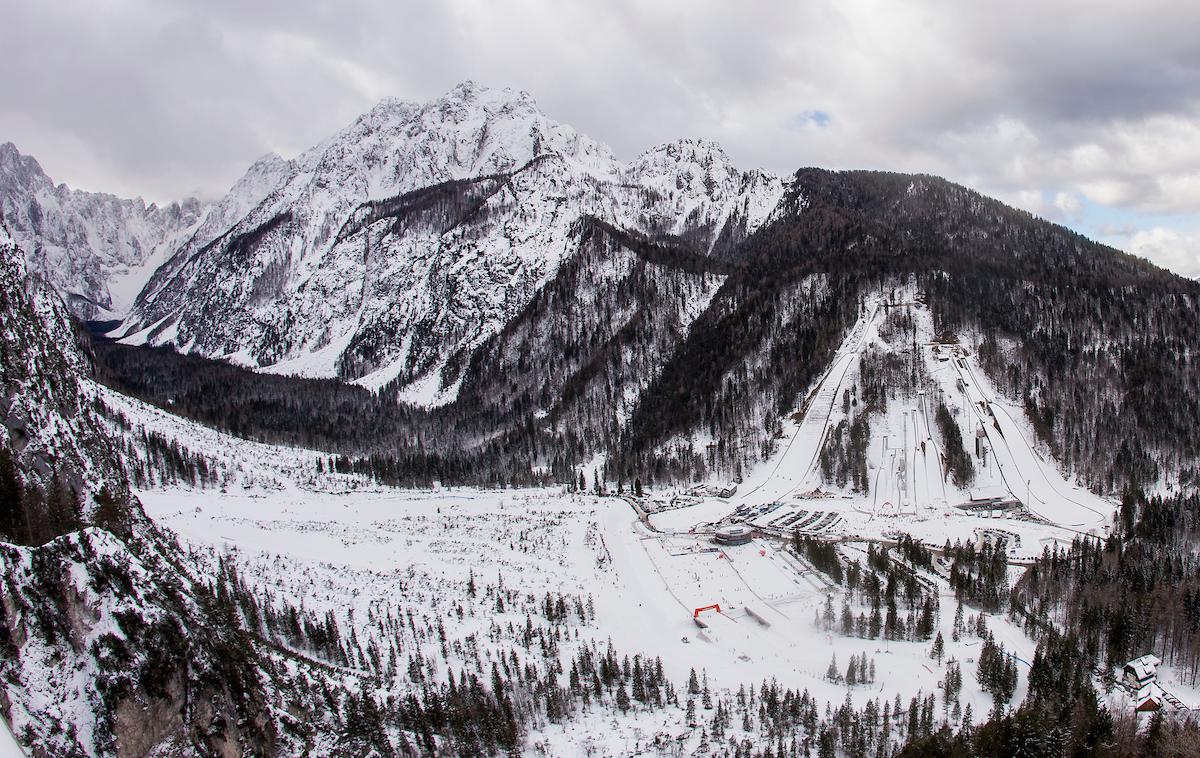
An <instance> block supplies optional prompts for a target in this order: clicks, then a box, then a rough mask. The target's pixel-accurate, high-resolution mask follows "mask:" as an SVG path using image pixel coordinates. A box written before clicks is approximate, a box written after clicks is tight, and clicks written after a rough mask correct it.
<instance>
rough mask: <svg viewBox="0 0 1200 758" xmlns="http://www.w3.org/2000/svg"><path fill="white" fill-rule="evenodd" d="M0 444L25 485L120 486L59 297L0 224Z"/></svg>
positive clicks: (90, 488) (91, 488)
mask: <svg viewBox="0 0 1200 758" xmlns="http://www.w3.org/2000/svg"><path fill="white" fill-rule="evenodd" d="M0 312H3V314H4V319H3V321H2V322H0V392H2V394H0V433H2V434H3V437H4V438H3V440H0V445H3V446H4V447H6V448H9V449H11V451H12V455H13V458H14V460H15V463H16V465H17V466H18V467H19V468H20V469H22V470H24V471H27V472H30V476H29V477H28V478H29V479H30V480H31V482H30V483H39V484H44V483H45V482H44V480H45V479H48V478H49V477H50V476H51V472H52V471H58V472H60V473H61V474H62V475H64V476H68V477H69V478H70V479H74V480H77V481H73V482H72V484H73V485H78V486H81V487H82V488H83V489H86V490H88V491H90V492H97V491H99V489H100V488H101V487H103V486H105V485H108V486H109V487H110V489H112V488H116V489H118V490H119V489H122V488H123V486H124V485H123V482H124V478H123V475H122V474H121V472H120V470H119V467H118V466H117V464H116V462H115V461H114V460H113V459H112V458H111V456H110V455H109V454H108V452H107V451H106V444H105V443H106V440H105V437H104V435H103V433H102V432H101V430H100V428H99V425H98V423H97V422H96V421H95V419H94V418H93V417H92V415H91V414H90V413H89V409H88V398H87V397H86V395H85V394H84V393H83V392H82V389H81V384H80V376H81V373H82V372H83V370H84V369H85V368H86V359H85V357H84V356H83V354H82V353H81V352H80V351H79V350H78V349H77V348H76V345H75V334H74V331H73V327H72V324H71V319H70V315H69V313H68V312H67V308H66V306H65V305H64V303H63V301H62V299H60V298H59V297H58V295H57V294H56V293H55V292H54V291H53V290H52V289H51V288H50V287H48V286H47V285H46V283H45V282H44V281H43V280H42V279H41V277H39V276H37V275H36V274H31V273H30V272H29V270H28V268H27V265H26V261H25V255H24V253H23V251H22V250H21V248H20V247H19V246H18V245H16V244H15V243H14V242H13V240H12V238H11V237H10V236H9V234H8V230H7V229H6V228H5V226H4V225H3V224H0Z"/></svg>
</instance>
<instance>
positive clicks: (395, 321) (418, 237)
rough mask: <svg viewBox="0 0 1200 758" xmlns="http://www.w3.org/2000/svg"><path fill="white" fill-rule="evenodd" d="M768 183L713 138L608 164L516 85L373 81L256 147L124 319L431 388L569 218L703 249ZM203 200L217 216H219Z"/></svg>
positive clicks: (345, 373)
mask: <svg viewBox="0 0 1200 758" xmlns="http://www.w3.org/2000/svg"><path fill="white" fill-rule="evenodd" d="M272 185H273V187H272V188H271V189H270V191H269V193H268V194H267V195H266V197H265V199H262V200H261V202H257V201H256V200H257V196H256V192H259V191H261V190H262V189H264V188H266V187H268V186H272ZM782 191H783V182H782V181H781V180H780V179H778V178H777V177H773V176H769V175H767V174H764V173H762V172H758V171H750V172H743V171H740V170H738V169H737V168H735V167H734V166H733V165H732V164H731V162H730V160H729V158H728V156H726V155H725V153H724V152H723V151H722V150H721V149H720V148H719V147H718V146H716V145H714V144H712V143H709V142H703V141H680V142H676V143H671V144H667V145H663V146H660V147H658V148H655V149H653V150H650V151H648V152H647V153H645V154H643V155H641V156H639V157H638V158H637V159H635V160H634V161H632V162H630V163H629V164H623V163H621V162H620V161H619V160H617V158H616V157H615V156H614V155H613V154H612V152H611V151H610V150H609V149H608V148H607V147H605V146H604V145H602V144H600V143H598V142H595V141H594V140H591V139H589V138H587V137H585V136H583V135H581V134H579V133H577V132H575V131H574V130H573V129H571V128H570V127H567V126H564V125H562V124H559V123H556V122H554V121H553V120H551V119H550V118H548V117H547V116H545V115H544V114H543V113H541V111H539V110H538V108H537V106H536V104H535V103H534V101H533V99H532V98H531V97H530V96H529V95H528V94H526V93H524V92H514V91H511V90H491V89H486V88H483V87H480V86H478V85H476V84H474V83H471V82H466V83H463V84H461V85H459V86H458V87H456V88H454V89H453V90H452V91H451V92H449V93H447V94H446V95H445V96H443V97H441V98H438V99H437V100H434V101H432V102H429V103H425V104H415V103H409V102H403V101H399V100H385V101H383V102H381V103H380V104H379V105H377V106H376V107H375V108H374V109H372V110H371V111H370V112H369V113H367V114H364V115H363V116H362V117H360V118H359V119H358V120H357V121H355V123H353V124H352V125H350V126H349V127H348V128H346V129H345V130H343V131H341V132H339V133H338V134H336V135H334V136H333V137H331V138H329V139H328V140H326V141H325V142H323V143H321V144H320V145H317V146H316V147H314V148H312V149H311V150H309V151H307V152H305V153H304V154H302V155H300V156H298V157H297V158H295V159H294V160H291V161H286V162H283V161H280V160H278V159H274V158H272V159H269V160H264V161H260V162H259V163H258V164H256V165H255V167H253V168H252V169H251V172H250V173H249V174H248V175H247V177H246V178H244V179H243V180H242V181H241V182H239V183H238V185H237V186H235V187H234V189H233V191H232V192H231V193H230V195H229V196H228V197H226V198H225V199H224V200H222V201H221V203H219V204H218V206H217V208H218V209H220V213H214V214H212V215H211V216H210V220H209V221H207V222H206V223H205V225H204V227H203V228H204V229H207V230H208V231H209V232H210V233H208V234H201V235H197V236H196V237H195V238H194V239H192V240H189V241H188V242H187V243H185V244H184V245H182V246H181V247H180V248H179V249H178V250H177V251H176V252H175V253H174V255H173V256H172V257H171V258H170V260H168V261H167V262H166V264H165V265H164V266H163V267H162V268H161V269H160V270H159V271H158V272H156V273H155V275H154V276H153V278H152V279H151V280H150V281H149V283H148V285H147V286H146V288H145V290H143V292H142V293H141V294H140V295H139V296H138V299H137V303H136V305H135V306H134V309H133V312H132V315H131V317H130V319H129V320H128V321H127V323H126V324H125V326H124V327H123V329H122V332H121V333H122V334H123V335H124V336H125V338H126V340H127V341H131V342H137V343H152V344H163V343H171V344H174V345H176V346H178V347H180V348H182V349H184V350H186V351H193V352H197V353H199V354H202V355H207V356H219V357H228V358H230V359H232V360H234V361H236V362H239V363H242V364H246V365H250V366H253V367H261V368H264V369H267V370H269V371H273V372H281V373H296V374H301V375H306V376H339V377H342V378H345V379H352V380H356V381H358V382H359V383H361V384H364V385H366V386H369V387H380V386H382V385H384V384H387V383H389V382H392V381H395V382H396V385H397V387H398V388H401V389H405V390H406V393H405V394H404V396H405V397H407V398H408V399H411V400H414V401H419V402H426V403H427V402H433V401H435V400H436V401H438V402H446V401H449V400H451V399H453V397H454V395H455V391H456V386H457V381H458V380H459V378H460V377H459V376H457V375H455V373H454V372H453V371H450V372H443V371H442V369H443V368H444V367H445V366H446V365H447V363H448V362H449V361H450V358H451V357H452V356H455V355H456V354H462V353H466V352H469V351H470V350H471V349H472V348H474V347H475V346H477V345H479V344H480V343H481V342H482V341H483V340H485V339H486V338H487V337H489V336H490V335H492V334H495V333H496V332H498V331H499V330H500V328H501V327H502V326H503V325H504V324H505V323H506V322H507V321H508V320H509V319H511V318H512V317H513V316H515V315H516V314H517V313H518V312H519V311H520V310H521V309H522V308H524V307H525V306H526V305H527V304H528V303H529V302H530V300H531V299H532V297H533V295H534V293H535V292H536V291H537V289H538V288H539V287H541V286H542V285H543V284H545V283H546V282H547V281H549V280H550V279H551V278H552V277H553V276H554V274H555V272H556V271H557V269H558V266H559V265H560V264H561V262H562V261H563V260H564V259H565V258H567V257H569V256H570V255H571V254H572V253H573V252H574V251H576V250H577V249H578V247H579V244H580V241H579V238H578V235H577V234H576V230H577V228H578V222H579V221H580V220H581V219H582V218H585V217H597V218H600V219H603V220H605V221H606V222H609V223H612V224H615V225H617V226H619V227H621V228H625V229H630V230H635V231H640V232H644V233H647V234H651V235H667V234H669V235H675V236H678V237H682V238H685V239H687V240H688V241H689V242H690V243H691V244H692V245H694V246H695V247H696V248H697V249H699V250H701V251H703V252H705V253H711V252H715V251H717V250H720V249H723V248H727V247H729V246H731V245H733V244H735V243H736V242H738V241H740V240H741V239H742V238H744V237H745V236H746V234H747V233H748V232H749V231H751V230H753V229H754V228H756V227H757V226H758V225H759V224H761V223H762V221H763V220H764V219H765V218H766V216H767V214H768V213H769V212H770V211H771V209H772V208H773V207H774V205H775V202H776V200H777V198H778V197H779V196H780V195H781V194H782ZM243 209H249V210H248V211H245V212H244V215H243ZM217 216H220V218H222V219H223V220H231V223H230V224H229V226H228V227H227V228H226V229H224V230H223V231H222V232H220V233H219V234H217V229H216V226H215V223H216V222H215V221H213V219H214V218H216V217H217ZM214 235H215V236H214ZM462 362H463V360H462V359H461V356H460V359H459V360H458V361H457V363H462Z"/></svg>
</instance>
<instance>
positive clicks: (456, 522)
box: [139, 490, 1032, 752]
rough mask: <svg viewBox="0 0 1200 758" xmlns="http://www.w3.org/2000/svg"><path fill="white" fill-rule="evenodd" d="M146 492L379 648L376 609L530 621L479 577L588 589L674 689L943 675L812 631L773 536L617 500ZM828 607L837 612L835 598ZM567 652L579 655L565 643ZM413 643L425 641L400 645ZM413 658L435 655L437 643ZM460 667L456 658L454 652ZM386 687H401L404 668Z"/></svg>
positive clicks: (970, 694) (813, 601) (630, 645)
mask: <svg viewBox="0 0 1200 758" xmlns="http://www.w3.org/2000/svg"><path fill="white" fill-rule="evenodd" d="M139 496H140V497H141V499H142V500H143V502H144V504H145V506H146V509H147V511H148V513H149V514H150V515H151V516H152V517H153V518H154V519H155V520H156V521H158V522H159V523H160V524H162V525H164V526H166V527H168V528H170V529H171V530H173V531H174V532H176V533H177V534H178V535H179V537H180V538H181V539H182V540H183V542H184V543H185V544H186V545H187V546H188V547H189V548H190V549H192V550H193V551H195V553H196V554H197V555H198V556H200V557H201V563H202V564H204V563H205V561H206V560H207V561H210V562H212V561H215V559H216V557H217V556H219V555H224V556H226V557H228V558H231V559H233V560H234V561H235V563H236V565H237V566H238V567H239V572H240V574H241V576H242V578H243V580H245V581H248V582H249V583H251V584H252V585H253V586H258V587H261V588H263V589H269V590H270V591H271V592H274V593H280V594H282V595H283V596H286V597H287V598H288V599H289V600H290V601H291V602H292V603H295V604H302V605H303V606H304V607H305V608H307V609H309V610H312V611H315V612H317V613H318V614H323V613H325V612H327V611H332V612H333V613H334V614H335V615H336V616H337V617H338V619H339V623H340V624H343V625H344V626H345V629H346V630H347V631H349V630H350V629H353V630H354V631H355V632H356V634H357V636H358V639H359V641H360V643H361V644H362V645H364V646H369V645H370V644H371V643H372V642H374V643H375V644H377V645H383V644H384V643H385V642H386V640H385V639H384V638H383V636H384V633H385V632H386V628H385V627H373V626H372V620H377V619H379V618H384V617H387V616H388V614H394V615H396V616H397V617H400V616H402V615H403V614H406V613H409V612H412V613H415V614H417V615H418V616H425V617H427V618H429V619H430V620H431V621H433V620H434V619H436V620H437V621H440V622H441V623H442V624H444V626H445V629H446V635H447V638H448V639H449V640H450V641H451V642H450V649H451V650H452V651H454V650H457V649H458V645H464V646H465V649H466V650H467V651H469V650H470V648H471V646H472V645H478V646H480V647H481V648H483V649H484V650H485V651H486V650H487V649H489V646H490V640H491V639H492V637H493V636H494V635H495V634H496V628H497V627H496V626H495V625H499V627H503V626H504V625H505V624H508V623H514V624H517V625H518V626H519V625H521V624H523V623H524V621H525V614H524V611H521V610H515V611H513V610H511V609H510V611H509V612H506V613H494V612H492V611H491V609H489V608H487V607H484V606H481V605H478V604H477V605H476V606H474V607H468V609H467V612H466V613H465V614H464V615H460V614H459V613H458V608H459V607H462V606H463V605H469V604H467V603H465V602H464V601H463V598H462V592H463V591H462V588H463V586H464V585H465V583H466V582H467V581H468V578H469V577H471V576H474V577H475V581H476V582H477V583H478V584H479V586H480V588H481V593H482V588H483V587H484V586H485V585H486V586H494V585H496V584H497V583H499V582H502V583H503V586H504V587H505V588H508V589H511V590H513V591H515V592H517V593H518V594H519V595H521V596H524V597H526V598H528V599H529V600H532V601H534V602H536V601H537V600H538V599H539V598H541V597H542V596H543V595H544V594H545V593H546V592H555V593H562V594H563V595H564V596H568V597H570V596H575V597H579V598H582V599H585V602H586V599H589V598H590V600H591V602H592V603H593V604H594V609H595V619H594V622H591V623H588V624H580V625H578V627H577V634H578V635H579V639H581V640H583V639H591V640H593V641H594V642H596V643H597V644H600V645H602V646H603V645H606V644H607V642H608V641H609V640H611V641H612V643H613V644H614V645H615V646H616V647H617V649H618V650H619V651H620V652H622V653H629V654H631V655H632V654H633V653H635V652H638V653H641V654H643V655H645V656H650V657H654V656H661V657H662V660H663V664H664V669H665V671H666V673H667V675H668V677H669V678H670V679H671V680H672V681H673V682H675V683H676V685H677V686H681V685H682V684H683V683H685V682H686V681H687V676H688V674H689V672H690V671H691V669H693V668H695V669H696V670H697V671H703V672H705V673H706V674H707V676H708V678H709V681H710V682H711V683H712V685H713V688H714V690H715V691H717V692H723V691H724V692H732V691H736V690H737V688H738V687H739V686H740V685H742V684H746V685H749V684H754V683H758V682H762V681H767V680H772V679H774V680H777V681H778V682H779V683H780V684H781V685H783V686H787V687H793V688H795V689H797V690H799V689H805V688H807V689H808V690H809V691H810V692H811V693H812V694H813V695H814V696H815V697H816V698H817V699H818V701H824V700H827V701H829V702H831V703H834V704H835V705H836V704H838V703H840V702H842V701H843V700H844V699H845V697H846V694H847V692H848V691H849V692H850V695H851V698H852V700H853V702H854V703H855V704H856V705H857V706H860V707H861V705H862V704H864V703H865V702H866V700H867V699H870V698H874V697H886V698H888V699H891V698H894V697H895V695H896V694H897V693H898V694H900V696H901V699H902V700H903V701H904V702H905V703H907V701H908V698H909V697H911V696H913V695H915V694H916V693H917V691H918V690H921V691H923V692H925V693H929V692H933V691H937V688H938V682H939V680H940V678H941V677H942V675H943V674H944V669H945V664H943V665H942V666H940V667H939V666H938V665H937V663H936V662H935V661H933V660H931V659H930V658H929V657H928V650H929V643H928V642H907V641H884V640H870V639H858V638H854V637H842V636H841V635H839V634H836V633H826V632H824V631H822V630H820V629H818V628H816V627H815V626H814V625H813V618H814V616H815V615H817V614H818V613H819V612H820V611H821V609H822V608H823V607H824V604H825V597H826V592H827V590H826V583H825V582H824V581H823V580H822V579H821V577H819V576H816V575H814V574H813V571H812V569H811V568H809V567H808V566H807V565H806V564H805V563H804V562H803V561H801V560H799V559H797V558H795V557H794V556H788V555H785V554H784V552H783V551H781V550H780V548H779V546H778V545H777V544H775V543H774V542H771V541H768V540H756V541H754V542H752V543H751V544H749V545H745V546H738V547H724V548H722V549H721V550H720V551H714V552H702V551H707V550H710V549H711V548H712V547H713V546H712V545H710V544H709V543H708V542H707V539H708V538H707V537H705V536H691V537H685V536H681V535H680V536H671V537H662V536H659V535H655V534H652V533H650V532H648V531H646V530H645V528H644V527H643V526H642V525H641V523H640V522H639V521H638V520H637V519H636V518H635V515H634V513H633V511H632V509H631V508H630V507H629V506H628V504H626V503H625V502H624V501H621V500H618V499H615V498H591V497H580V496H566V495H563V494H561V493H557V492H551V491H530V490H526V491H504V492H480V491H455V492H443V493H414V492H381V493H357V494H354V495H335V494H322V493H304V492H274V493H266V494H261V493H253V494H226V495H223V496H221V497H213V496H211V495H208V494H206V493H203V492H196V491H186V490H175V491H163V490H155V491H149V492H143V493H139ZM722 555H723V556H725V557H719V556H722ZM205 556H207V558H206V557H205ZM522 602H524V601H522ZM714 602H717V603H720V604H721V609H722V613H721V614H716V613H713V612H711V611H710V612H706V613H704V614H703V619H704V621H705V622H706V623H707V624H708V628H707V629H703V630H702V629H700V628H699V627H697V626H696V625H695V624H694V623H693V621H692V611H693V610H694V608H697V607H701V606H703V605H710V604H712V603H714ZM833 602H834V605H835V607H837V608H839V609H840V607H841V599H840V594H839V593H837V592H835V593H834V601H833ZM954 608H955V605H954V600H953V597H952V595H951V594H950V592H949V589H948V587H945V586H943V587H942V597H941V609H940V620H939V628H940V629H942V631H943V635H944V637H945V640H946V659H947V660H948V659H950V658H957V659H958V660H959V661H960V662H962V666H963V676H964V687H963V694H962V702H963V705H964V707H965V705H966V703H971V704H972V708H973V710H974V713H975V714H976V718H977V719H978V718H980V717H982V715H983V714H985V713H986V712H987V710H988V709H989V708H990V697H989V696H987V695H986V694H984V693H982V692H981V691H979V689H978V687H977V686H976V684H975V679H974V669H973V667H972V665H971V663H970V661H971V659H973V657H974V656H975V655H976V654H977V650H978V645H979V640H977V639H974V638H970V637H964V638H963V640H962V641H961V642H958V643H955V642H952V641H951V639H950V631H951V629H950V627H951V624H952V621H953V616H954ZM751 610H752V611H754V612H755V614H757V615H758V617H759V618H760V619H763V620H765V621H766V622H767V623H768V624H769V626H768V625H766V624H764V623H762V621H759V620H757V619H756V618H755V616H754V615H752V614H751V613H750V612H749V611H751ZM988 624H989V628H990V629H992V630H993V632H994V633H995V635H996V637H997V640H998V641H1000V642H1002V643H1003V644H1004V645H1005V647H1006V648H1008V649H1009V650H1014V651H1016V652H1017V654H1018V655H1020V656H1022V657H1024V658H1025V659H1026V660H1028V656H1030V655H1032V643H1031V642H1029V641H1028V640H1027V639H1026V638H1025V637H1024V636H1023V635H1022V634H1021V632H1020V630H1019V629H1016V628H1013V627H1011V626H1010V625H1009V624H1008V623H1007V622H1006V621H1004V620H1003V619H1000V618H995V617H993V618H989V620H988ZM468 639H470V640H472V641H471V642H465V641H466V640H468ZM385 649H386V648H385ZM563 649H564V655H570V654H571V653H570V652H569V651H570V650H571V649H572V648H571V646H570V645H568V644H566V643H564V646H563ZM862 653H866V654H867V656H868V658H869V659H873V660H874V662H875V663H876V667H877V672H876V680H875V683H874V684H873V685H859V686H856V687H853V688H847V687H846V686H845V685H843V684H835V683H833V682H829V681H827V680H826V679H825V673H826V670H827V668H828V666H829V663H830V660H831V658H833V657H835V656H836V659H837V662H838V666H839V668H840V669H841V670H843V671H844V669H845V666H846V665H847V663H848V662H849V660H850V658H851V656H855V655H860V654H862ZM408 654H414V651H413V650H411V649H406V650H404V651H402V655H408ZM415 654H417V655H419V656H420V655H424V656H425V657H427V658H428V657H431V656H430V655H429V651H428V650H427V649H426V650H418V651H416V652H415ZM456 655H458V654H457V653H454V652H452V653H451V657H452V658H454V657H455V656H456ZM463 655H465V656H466V657H465V658H464V659H462V660H460V661H459V663H461V665H464V666H467V665H469V658H470V655H469V652H465V653H463ZM485 657H486V652H485ZM456 660H458V659H457V658H456ZM402 662H403V661H401V663H402ZM449 668H450V669H451V670H456V664H451V665H450V667H449ZM446 673H447V671H445V670H442V671H440V675H442V676H444V675H445V674H446ZM391 686H394V687H396V688H399V689H401V690H402V689H403V688H404V687H405V686H407V685H406V683H405V681H404V679H403V676H400V677H398V678H397V680H396V681H395V682H394V683H393V684H392V685H391ZM1020 693H1021V690H1020V689H1019V690H1018V696H1019V695H1020ZM939 709H940V698H939ZM939 712H940V711H939ZM660 717H661V714H658V715H653V716H652V717H651V716H647V718H650V719H651V720H653V719H659V718H660ZM548 728H549V727H548ZM579 729H580V726H579V725H578V724H574V725H571V726H569V727H566V728H565V729H559V728H557V727H556V728H554V729H551V732H553V733H554V734H555V735H558V737H561V738H563V739H566V738H567V737H566V735H568V733H571V734H576V735H579V734H584V733H586V731H584V732H581V731H579ZM632 730H641V731H642V733H643V734H650V733H651V732H652V731H654V730H652V729H651V728H650V727H649V725H648V724H646V723H642V722H641V721H637V720H636V719H635V720H634V721H633V722H629V723H628V724H626V726H625V727H622V730H618V732H616V733H615V734H617V735H619V738H618V737H614V739H619V740H624V739H626V738H629V737H632V735H633V731H632ZM547 739H550V737H547ZM555 739H557V737H556V738H555ZM635 741H636V738H635ZM548 744H550V745H553V744H556V743H555V742H554V740H553V739H551V741H550V743H548ZM573 744H574V743H573ZM614 744H617V743H614ZM612 748H613V745H612V744H610V745H609V749H612ZM618 752H619V751H618Z"/></svg>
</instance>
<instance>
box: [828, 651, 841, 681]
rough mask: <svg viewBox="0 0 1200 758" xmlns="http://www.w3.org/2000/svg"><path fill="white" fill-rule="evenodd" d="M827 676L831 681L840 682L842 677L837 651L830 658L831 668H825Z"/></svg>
mask: <svg viewBox="0 0 1200 758" xmlns="http://www.w3.org/2000/svg"><path fill="white" fill-rule="evenodd" d="M825 678H826V679H828V680H829V681H831V682H838V681H840V680H841V678H842V675H841V672H839V671H838V664H837V653H834V654H833V657H832V658H830V659H829V668H827V669H826V670H825Z"/></svg>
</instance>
